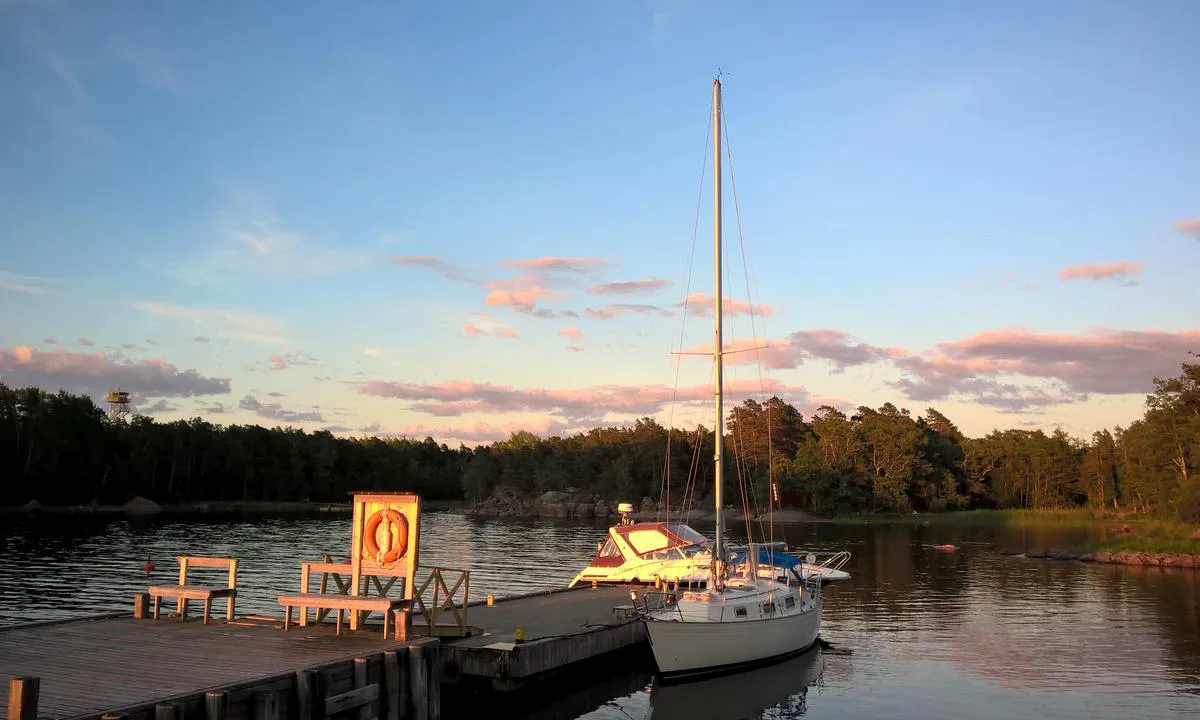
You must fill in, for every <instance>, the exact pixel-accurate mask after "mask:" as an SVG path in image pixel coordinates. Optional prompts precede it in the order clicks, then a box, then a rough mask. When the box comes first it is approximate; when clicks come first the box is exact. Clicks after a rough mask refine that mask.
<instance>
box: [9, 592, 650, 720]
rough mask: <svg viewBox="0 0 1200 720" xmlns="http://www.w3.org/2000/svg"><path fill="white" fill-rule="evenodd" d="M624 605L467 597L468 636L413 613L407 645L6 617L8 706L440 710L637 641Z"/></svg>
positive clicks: (235, 714)
mask: <svg viewBox="0 0 1200 720" xmlns="http://www.w3.org/2000/svg"><path fill="white" fill-rule="evenodd" d="M628 601H629V592H628V590H626V589H623V588H600V589H592V588H582V589H574V590H569V591H561V592H551V593H539V594H536V595H527V596H522V597H517V598H508V599H500V600H497V601H495V603H494V604H493V605H491V606H488V605H487V604H486V603H473V604H472V605H471V606H470V616H469V624H470V635H469V636H468V637H446V636H443V637H440V638H438V637H430V635H437V634H440V633H438V632H437V631H436V630H435V631H433V632H430V629H429V628H428V627H423V626H422V625H420V624H419V623H414V625H413V626H412V631H411V634H410V635H409V639H408V640H406V641H399V640H396V639H394V638H387V639H385V638H384V637H383V635H382V633H381V632H380V630H379V627H378V626H376V625H368V626H364V627H362V628H360V629H358V630H354V631H350V630H343V631H342V632H341V634H340V635H339V634H337V633H336V632H335V629H334V627H333V625H332V624H331V623H328V622H325V623H321V624H310V625H308V626H307V627H303V628H299V627H292V628H291V629H290V630H288V631H287V632H284V631H283V629H282V627H283V623H282V619H273V618H261V617H250V618H237V619H235V620H234V621H233V622H224V621H218V620H214V621H212V622H210V623H208V624H204V623H202V622H201V621H200V620H199V619H198V618H194V617H191V618H189V619H188V620H187V621H186V622H180V621H179V620H178V619H177V618H176V617H173V616H167V615H164V616H163V617H162V619H160V620H157V621H155V620H151V619H135V618H134V617H130V616H129V615H126V614H124V613H122V614H121V615H120V616H105V617H93V618H86V619H79V620H67V621H56V622H48V623H31V624H26V625H16V626H10V627H5V628H0V680H2V681H3V683H2V685H0V707H2V706H4V705H5V704H6V705H7V707H8V708H9V715H8V717H9V718H10V720H45V719H47V718H53V719H56V720H57V719H62V720H66V719H68V718H69V719H72V720H93V719H96V720H99V719H100V718H107V720H118V719H119V718H122V717H123V718H127V719H128V720H143V719H145V720H149V719H150V718H155V720H181V719H183V718H188V719H190V718H207V719H208V720H228V719H230V718H233V719H237V720H240V719H241V718H253V719H255V720H283V719H284V718H300V719H301V720H315V719H317V718H325V717H330V716H333V715H335V714H337V713H340V712H346V711H347V710H354V709H355V708H359V709H361V710H362V711H363V712H364V713H365V714H363V715H361V717H378V718H414V719H417V720H436V719H437V718H440V717H441V689H442V686H443V685H444V684H445V685H450V686H453V685H456V684H459V683H462V684H471V685H472V686H473V687H479V686H481V685H490V690H492V691H510V690H519V689H523V688H527V687H528V686H530V685H531V684H536V683H539V682H540V681H542V680H546V679H549V678H553V677H557V676H560V675H561V674H563V673H569V672H570V671H571V669H572V667H578V666H580V665H581V664H583V663H586V661H589V660H592V659H595V658H598V657H601V656H604V655H607V654H609V653H612V652H615V651H619V650H623V649H627V648H631V647H635V646H639V645H642V644H643V642H644V640H645V629H644V628H643V626H642V624H641V623H640V622H639V621H636V620H633V619H630V618H628V617H624V613H623V612H622V610H621V606H622V605H624V604H627V603H628ZM518 628H520V629H521V631H522V633H523V635H524V639H523V641H522V642H517V640H518ZM601 679H602V678H596V681H597V682H599V681H600V680H601ZM31 686H32V687H31Z"/></svg>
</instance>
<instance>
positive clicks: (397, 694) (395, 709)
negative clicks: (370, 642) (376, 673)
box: [380, 650, 408, 720]
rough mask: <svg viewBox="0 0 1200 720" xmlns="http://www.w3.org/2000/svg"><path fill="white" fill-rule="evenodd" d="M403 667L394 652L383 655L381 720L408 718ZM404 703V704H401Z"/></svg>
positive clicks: (397, 654) (398, 655)
mask: <svg viewBox="0 0 1200 720" xmlns="http://www.w3.org/2000/svg"><path fill="white" fill-rule="evenodd" d="M404 670H405V667H404V665H403V664H402V663H401V662H400V654H399V653H397V652H396V651H395V650H385V651H384V653H383V677H382V680H383V692H382V693H381V694H380V696H381V697H382V698H383V713H382V716H383V720H400V719H401V718H405V717H408V707H407V701H408V697H407V696H406V693H405V692H404V684H405V683H404V680H405V677H404ZM401 703H405V704H403V705H402V704H401Z"/></svg>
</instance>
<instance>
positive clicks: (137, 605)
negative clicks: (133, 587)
mask: <svg viewBox="0 0 1200 720" xmlns="http://www.w3.org/2000/svg"><path fill="white" fill-rule="evenodd" d="M133 617H134V618H135V619H137V620H145V619H146V618H148V617H150V595H149V594H148V593H134V594H133Z"/></svg>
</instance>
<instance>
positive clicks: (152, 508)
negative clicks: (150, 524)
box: [121, 495, 162, 515]
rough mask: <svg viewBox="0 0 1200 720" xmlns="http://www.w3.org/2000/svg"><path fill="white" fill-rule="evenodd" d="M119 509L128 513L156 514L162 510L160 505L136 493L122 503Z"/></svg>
mask: <svg viewBox="0 0 1200 720" xmlns="http://www.w3.org/2000/svg"><path fill="white" fill-rule="evenodd" d="M121 510H122V511H124V512H125V513H126V514H128V515H157V514H158V513H160V512H162V505H159V504H158V503H156V502H154V501H153V500H149V499H147V498H144V497H142V496H141V495H138V496H137V497H135V498H134V499H132V500H130V501H129V502H127V503H125V504H124V505H122V506H121Z"/></svg>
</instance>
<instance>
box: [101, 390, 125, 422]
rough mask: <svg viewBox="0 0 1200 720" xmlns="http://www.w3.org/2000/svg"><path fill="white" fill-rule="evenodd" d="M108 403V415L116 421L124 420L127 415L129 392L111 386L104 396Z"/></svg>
mask: <svg viewBox="0 0 1200 720" xmlns="http://www.w3.org/2000/svg"><path fill="white" fill-rule="evenodd" d="M104 400H105V401H106V402H107V403H108V417H109V418H111V419H112V420H116V421H118V422H125V420H126V419H127V418H128V417H129V393H128V392H126V391H124V390H122V389H121V388H113V389H112V390H109V391H108V394H107V395H105V396H104Z"/></svg>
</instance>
